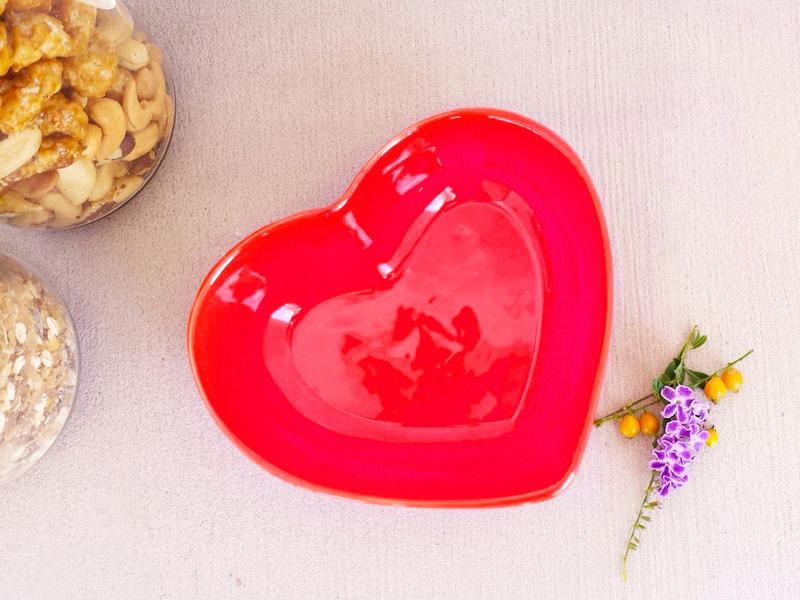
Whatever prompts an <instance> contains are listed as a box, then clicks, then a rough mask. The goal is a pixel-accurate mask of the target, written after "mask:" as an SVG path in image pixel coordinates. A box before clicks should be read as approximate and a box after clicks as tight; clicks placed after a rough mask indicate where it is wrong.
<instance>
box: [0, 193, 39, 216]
mask: <svg viewBox="0 0 800 600" xmlns="http://www.w3.org/2000/svg"><path fill="white" fill-rule="evenodd" d="M39 210H42V208H41V206H39V205H38V204H35V203H33V202H31V201H30V200H26V199H25V198H23V197H22V194H20V193H19V192H15V191H13V190H6V191H4V192H3V193H2V194H0V217H13V216H14V215H19V214H24V213H30V212H36V211H39Z"/></svg>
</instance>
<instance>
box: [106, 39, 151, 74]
mask: <svg viewBox="0 0 800 600" xmlns="http://www.w3.org/2000/svg"><path fill="white" fill-rule="evenodd" d="M114 52H115V54H116V55H117V60H118V61H119V65H120V66H121V67H125V68H126V69H130V70H131V71H136V70H138V69H141V68H142V67H144V66H146V65H147V63H149V62H150V56H149V55H148V53H147V46H145V45H144V44H143V43H142V42H139V41H136V40H135V39H133V38H128V39H127V40H125V41H123V42H120V43H119V45H117V47H116V48H114Z"/></svg>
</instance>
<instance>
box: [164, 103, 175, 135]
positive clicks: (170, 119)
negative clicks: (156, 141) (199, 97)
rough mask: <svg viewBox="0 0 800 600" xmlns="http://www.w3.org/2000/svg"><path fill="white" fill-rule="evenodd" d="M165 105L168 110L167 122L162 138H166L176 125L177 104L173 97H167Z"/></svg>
mask: <svg viewBox="0 0 800 600" xmlns="http://www.w3.org/2000/svg"><path fill="white" fill-rule="evenodd" d="M165 103H166V108H167V120H166V122H165V124H164V130H163V131H162V132H161V137H162V138H164V137H166V135H167V134H168V133H170V132H171V131H172V126H173V125H174V124H175V102H174V101H173V100H172V96H167V97H166V100H165Z"/></svg>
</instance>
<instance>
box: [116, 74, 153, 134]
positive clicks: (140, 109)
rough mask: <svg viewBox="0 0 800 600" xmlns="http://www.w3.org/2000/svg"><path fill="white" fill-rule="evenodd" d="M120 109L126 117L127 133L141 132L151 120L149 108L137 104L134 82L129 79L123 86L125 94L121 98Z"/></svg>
mask: <svg viewBox="0 0 800 600" xmlns="http://www.w3.org/2000/svg"><path fill="white" fill-rule="evenodd" d="M122 109H123V110H124V111H125V115H126V116H127V117H128V131H130V132H131V133H136V132H137V131H141V130H142V129H144V128H145V127H147V124H148V123H149V122H150V121H151V120H152V118H153V115H152V111H151V109H150V107H149V106H146V105H145V104H144V103H141V102H139V96H138V93H137V87H136V80H135V79H133V78H131V79H129V80H128V82H127V83H126V84H125V93H124V95H123V96H122Z"/></svg>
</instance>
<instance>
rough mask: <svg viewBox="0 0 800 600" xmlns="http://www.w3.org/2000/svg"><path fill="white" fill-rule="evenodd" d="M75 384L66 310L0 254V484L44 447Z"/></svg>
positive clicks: (26, 465) (72, 341)
mask: <svg viewBox="0 0 800 600" xmlns="http://www.w3.org/2000/svg"><path fill="white" fill-rule="evenodd" d="M77 384H78V344H77V340H76V337H75V330H74V328H73V326H72V321H71V320H70V318H69V314H68V313H67V309H66V308H65V307H64V305H63V304H62V303H61V301H60V300H59V299H58V297H57V296H55V295H54V294H53V293H52V291H50V290H49V289H48V288H47V287H46V286H45V285H44V284H42V282H41V280H40V279H39V278H38V277H36V276H35V275H34V274H33V273H32V271H31V270H30V269H29V268H28V267H26V266H24V265H22V264H20V263H19V262H17V261H15V260H14V259H12V258H10V257H8V256H6V255H3V254H0V483H3V482H5V481H9V480H11V479H13V478H15V477H17V476H18V475H21V474H22V473H24V472H25V471H27V470H28V469H29V468H30V467H31V466H33V464H34V463H35V462H36V461H37V460H39V458H41V457H42V455H43V454H44V453H45V452H46V451H47V449H48V448H50V446H51V445H52V444H53V442H54V441H55V439H56V438H57V437H58V434H59V433H61V429H62V428H63V427H64V423H66V421H67V417H68V416H69V413H70V410H71V409H72V402H73V400H74V398H75V391H76V387H77Z"/></svg>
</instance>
